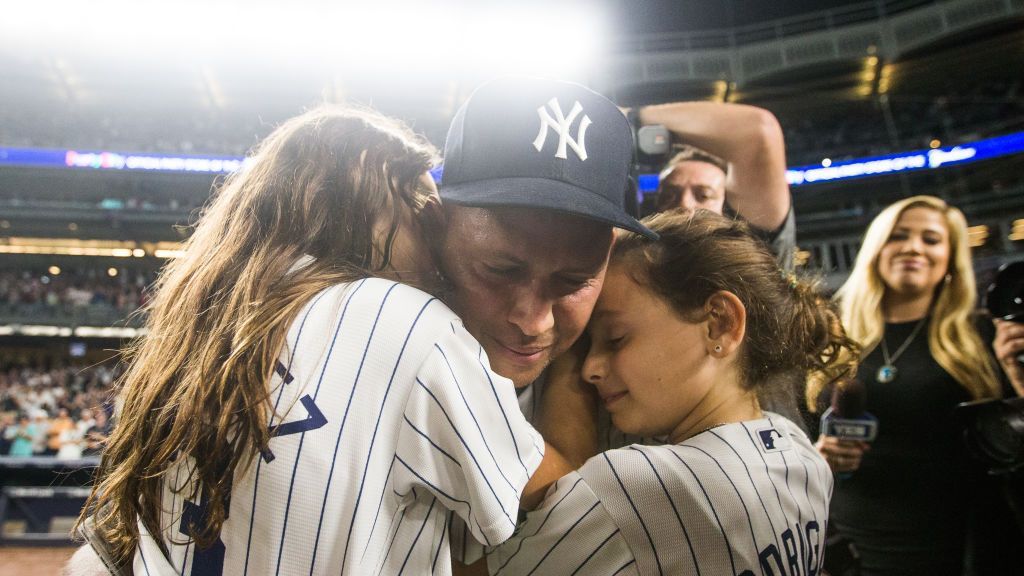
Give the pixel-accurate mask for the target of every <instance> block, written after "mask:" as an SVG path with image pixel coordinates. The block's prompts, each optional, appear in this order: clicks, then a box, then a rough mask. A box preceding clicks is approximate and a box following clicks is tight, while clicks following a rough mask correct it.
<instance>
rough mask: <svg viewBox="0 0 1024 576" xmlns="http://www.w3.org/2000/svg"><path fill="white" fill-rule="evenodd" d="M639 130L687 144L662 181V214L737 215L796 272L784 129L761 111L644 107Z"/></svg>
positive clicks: (703, 105) (700, 105) (709, 105)
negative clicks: (659, 129) (660, 129)
mask: <svg viewBox="0 0 1024 576" xmlns="http://www.w3.org/2000/svg"><path fill="white" fill-rule="evenodd" d="M635 117H636V120H637V123H638V124H639V125H641V126H645V125H661V126H664V127H665V128H666V129H668V131H669V133H670V134H671V136H672V140H673V141H674V142H675V143H677V144H682V145H683V146H682V149H681V151H678V152H676V153H675V154H674V155H673V156H672V157H671V158H670V159H669V161H668V162H667V163H666V165H665V167H664V168H663V169H662V170H661V173H660V175H659V176H660V177H659V180H660V183H659V185H658V196H657V200H656V207H657V209H658V210H659V211H662V210H670V209H672V208H688V209H698V208H704V209H707V210H711V211H712V212H716V213H718V214H722V213H723V212H725V211H726V210H727V207H728V210H731V211H732V212H735V213H736V214H738V215H739V216H740V217H742V218H743V219H744V220H746V221H747V222H749V223H750V225H751V227H752V228H753V229H754V231H755V232H758V233H759V234H760V235H761V236H762V237H764V239H765V241H766V242H767V243H768V245H769V246H770V248H771V249H772V251H773V252H774V253H775V254H776V256H778V258H779V264H780V265H781V266H782V267H783V268H784V269H786V270H792V269H793V267H794V264H793V256H794V252H795V249H796V231H795V228H796V226H795V223H794V219H793V210H792V202H791V200H790V195H789V184H788V183H787V182H786V153H785V144H784V140H783V136H782V128H781V127H780V126H779V122H778V120H776V118H775V116H774V115H773V114H772V113H771V112H768V111H767V110H763V109H761V108H756V107H754V106H747V105H743V104H728V103H721V102H675V103H671V104H660V105H656V106H644V107H642V108H639V109H638V110H636V111H635Z"/></svg>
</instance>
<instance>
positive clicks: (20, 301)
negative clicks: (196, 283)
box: [0, 268, 156, 320]
mask: <svg viewBox="0 0 1024 576" xmlns="http://www.w3.org/2000/svg"><path fill="white" fill-rule="evenodd" d="M117 272H118V273H117V275H116V276H111V275H110V274H109V270H107V269H100V268H82V269H76V270H60V271H59V273H57V274H53V271H49V270H32V269H22V270H18V271H2V272H0V317H4V316H7V317H31V318H37V319H39V320H45V319H50V318H57V317H68V316H71V317H76V316H81V315H82V314H84V313H85V312H90V313H92V314H93V315H106V316H111V315H113V316H115V317H117V318H125V317H127V316H128V315H129V314H131V313H132V312H134V311H135V310H137V309H139V307H141V306H143V305H144V304H145V303H146V301H147V298H148V290H147V287H148V286H149V285H150V284H152V282H153V281H154V280H155V278H156V275H155V272H150V271H140V270H118V271H117Z"/></svg>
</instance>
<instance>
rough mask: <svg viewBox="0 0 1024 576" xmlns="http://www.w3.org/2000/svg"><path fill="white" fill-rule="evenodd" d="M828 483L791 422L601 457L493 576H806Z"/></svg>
mask: <svg viewBox="0 0 1024 576" xmlns="http://www.w3.org/2000/svg"><path fill="white" fill-rule="evenodd" d="M831 494H832V474H831V472H830V471H829V468H828V466H827V465H826V464H825V462H824V460H822V458H821V457H820V456H819V455H818V453H817V451H816V450H815V449H814V447H813V446H812V445H811V443H810V441H809V440H808V439H807V436H806V435H804V433H803V432H802V431H801V430H800V429H799V428H798V427H797V426H796V425H795V424H793V423H792V422H790V421H789V420H786V419H785V418H783V417H781V416H778V415H775V414H766V415H765V418H763V419H760V420H752V421H748V422H741V423H737V424H727V425H723V426H719V427H716V428H713V429H711V430H708V431H706V432H703V433H701V434H698V435H696V436H694V437H692V438H689V439H688V440H686V441H684V442H682V443H680V444H677V445H661V446H641V445H634V446H630V447H628V448H622V449H618V450H612V451H609V452H604V453H602V454H599V455H597V456H595V457H594V458H591V459H590V460H589V461H587V463H586V464H585V465H584V466H583V467H582V468H581V469H580V470H579V471H578V472H573V473H572V474H569V475H567V476H565V477H563V478H562V479H561V480H559V481H558V482H557V483H556V484H555V486H554V487H553V488H552V489H551V490H550V491H549V492H548V494H547V496H546V497H545V500H544V502H543V503H542V505H541V506H540V507H539V508H538V509H537V510H535V511H533V512H531V513H530V514H529V515H528V516H527V518H526V520H525V522H524V523H523V524H522V526H520V528H519V529H518V531H517V533H516V535H515V536H514V537H513V538H512V539H510V540H508V541H507V542H505V543H504V544H502V545H500V546H498V547H496V548H492V549H490V550H489V554H488V557H487V560H488V566H489V568H490V572H491V574H504V575H509V576H512V575H519V574H560V575H561V574H564V575H569V574H574V575H584V574H588V575H611V574H616V575H626V574H644V575H647V574H659V575H681V574H701V575H704V576H712V575H726V574H727V575H751V576H753V575H762V574H774V575H779V574H784V575H790V576H795V575H802V576H811V575H814V574H818V573H819V572H820V569H821V562H822V552H823V551H824V547H825V528H826V521H827V517H828V504H829V499H830V497H831Z"/></svg>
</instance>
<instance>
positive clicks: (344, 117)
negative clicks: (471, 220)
mask: <svg viewBox="0 0 1024 576" xmlns="http://www.w3.org/2000/svg"><path fill="white" fill-rule="evenodd" d="M435 159H436V152H435V150H434V149H433V148H432V147H431V146H430V144H428V143H427V142H426V141H425V140H422V139H421V138H419V137H417V136H416V135H414V134H413V133H412V132H411V131H410V130H409V129H408V128H407V127H405V126H404V125H402V124H400V123H399V122H397V121H394V120H392V119H389V118H386V117H384V116H381V115H379V114H377V113H375V112H372V111H370V110H364V109H357V108H349V107H339V106H324V107H320V108H318V109H315V110H312V111H310V112H307V113H305V114H303V115H301V116H298V117H296V118H293V119H291V120H289V121H287V122H285V123H284V124H283V125H281V126H280V127H278V128H277V129H276V130H275V131H274V132H273V133H272V134H271V135H270V136H269V137H268V138H267V139H266V140H265V141H264V142H263V143H262V144H261V145H260V147H259V148H258V150H257V151H256V153H255V154H254V155H253V156H252V158H251V159H250V160H251V162H250V163H249V164H247V166H246V167H245V168H243V169H242V170H241V171H239V172H237V173H235V174H233V175H232V176H230V177H229V178H228V179H227V180H226V182H225V183H224V184H223V185H222V186H221V187H220V189H219V191H218V192H217V193H216V194H215V197H214V199H213V201H212V202H211V203H210V204H209V206H208V207H207V208H206V209H205V212H204V213H203V214H202V216H201V218H200V219H199V221H198V223H197V225H196V228H195V231H194V233H193V234H192V236H191V238H190V239H189V240H188V242H187V244H186V249H185V254H184V256H183V257H181V258H179V259H177V260H174V261H171V262H170V263H169V264H168V265H167V267H166V268H165V269H164V270H163V271H162V273H161V275H160V278H159V279H158V281H157V285H156V291H155V294H156V295H155V298H154V299H153V301H152V302H151V303H150V304H149V305H148V307H147V309H146V311H147V312H148V319H147V322H146V326H147V328H148V334H147V335H146V336H145V337H143V338H142V339H140V340H139V341H137V342H135V343H134V344H133V345H131V346H130V347H129V348H128V350H127V351H126V353H125V354H126V360H127V363H128V368H127V371H126V373H125V374H124V376H123V378H122V379H121V380H120V382H119V387H120V390H119V393H120V400H122V401H123V407H122V408H121V411H120V414H119V417H118V422H117V425H116V427H115V428H114V431H113V434H112V435H111V437H110V440H109V442H108V444H107V446H106V447H105V449H104V451H103V456H102V460H101V463H100V467H99V471H98V476H97V479H96V483H95V487H94V488H93V491H92V494H91V495H90V496H89V499H88V501H87V503H86V506H85V508H84V510H83V512H82V515H81V516H80V518H79V526H81V525H82V523H83V521H84V520H85V519H86V518H88V517H90V516H91V517H92V518H93V519H94V521H95V531H96V534H97V535H98V536H99V537H100V538H101V539H102V540H103V541H105V542H107V543H108V544H110V546H111V549H112V550H111V551H112V553H113V555H114V557H115V559H116V560H117V561H118V562H120V563H128V562H130V561H131V557H132V555H133V554H134V550H135V547H136V544H137V542H138V539H139V529H138V522H139V521H141V523H142V525H144V526H145V527H146V529H147V530H148V531H149V532H150V533H151V534H153V535H154V536H156V537H157V540H158V542H161V545H162V539H160V538H159V535H160V534H161V533H162V531H161V529H160V522H159V519H160V513H161V504H162V502H161V495H162V490H163V486H162V484H163V481H164V479H165V476H166V474H167V473H168V471H169V470H172V469H174V467H175V466H176V465H177V464H178V463H179V462H181V461H182V459H183V458H185V459H190V460H192V461H193V462H194V463H195V465H194V466H187V467H186V468H187V469H188V470H189V472H190V477H189V479H188V480H187V481H185V482H184V483H183V484H182V486H191V487H192V488H190V490H193V491H195V490H198V489H199V487H200V486H201V487H202V490H203V496H204V499H208V500H209V506H210V510H209V516H208V517H207V524H206V526H205V527H198V526H196V527H193V530H192V531H191V533H190V534H189V537H190V538H191V539H194V540H195V541H196V542H197V543H198V544H199V546H201V547H206V546H209V545H210V544H212V542H213V541H214V540H215V539H216V538H217V534H218V533H219V532H220V528H221V525H222V524H223V522H224V520H225V518H226V517H227V509H226V504H227V502H226V496H227V494H228V493H229V491H230V486H231V479H232V477H233V476H235V475H241V474H244V473H245V471H246V467H247V466H248V465H249V464H250V463H251V462H252V460H253V457H254V455H255V454H257V452H258V451H259V450H261V449H265V448H266V447H267V442H268V441H269V439H270V437H271V435H272V433H273V430H272V429H271V428H270V427H269V421H270V416H271V415H272V414H273V412H274V408H273V405H272V402H271V401H270V398H271V393H272V390H271V389H270V386H269V385H268V383H269V381H270V376H271V374H272V372H273V369H274V365H275V361H276V359H277V358H278V357H279V355H280V354H281V353H282V348H283V346H284V342H285V336H286V334H287V330H288V328H289V326H290V325H291V323H292V321H293V320H294V318H295V317H296V316H297V315H298V313H299V311H300V310H301V309H302V308H303V306H305V304H306V303H307V302H308V301H309V300H310V299H311V298H312V297H313V296H314V295H315V294H317V293H318V292H320V291H322V290H324V289H326V288H328V287H330V286H333V285H335V284H339V283H343V282H348V281H352V280H355V279H357V278H362V277H366V276H370V275H378V274H380V273H382V271H384V270H385V269H387V268H388V266H389V260H390V253H391V246H392V243H393V241H394V239H395V236H396V234H397V232H398V222H399V215H400V210H401V207H402V206H403V205H406V206H409V207H411V208H412V209H413V210H414V211H416V212H419V211H421V210H422V209H423V208H424V206H425V205H426V204H427V203H429V202H430V201H431V200H430V198H431V192H432V191H430V190H427V189H426V187H425V186H424V183H423V182H422V181H421V180H420V178H421V177H422V175H423V174H424V172H425V171H426V170H428V169H429V168H430V166H431V165H432V164H433V162H434V160H435ZM378 223H380V224H383V225H384V228H385V229H386V232H384V233H382V232H381V231H380V230H381V229H380V227H377V228H375V225H377V224H378ZM305 255H308V256H312V257H313V260H312V263H310V264H308V265H306V266H303V267H300V268H298V269H297V270H294V269H293V267H294V265H295V264H296V262H298V261H299V260H300V259H301V258H303V256H305ZM282 420H283V418H277V419H276V421H278V422H280V421H282ZM195 496H196V494H195V493H192V494H187V495H186V497H189V498H193V499H194V498H195Z"/></svg>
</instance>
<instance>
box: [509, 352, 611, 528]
mask: <svg viewBox="0 0 1024 576" xmlns="http://www.w3.org/2000/svg"><path fill="white" fill-rule="evenodd" d="M589 347H590V343H589V340H587V339H586V337H583V338H580V340H578V341H577V342H576V344H575V345H574V346H573V347H572V348H571V349H570V350H569V351H568V352H566V353H565V354H563V355H562V356H560V357H559V358H557V359H555V361H554V362H553V363H552V364H551V366H550V367H549V368H548V372H547V376H546V378H547V380H546V381H545V385H544V396H543V397H542V399H541V406H540V416H539V418H538V420H537V422H536V426H537V430H538V431H540V433H541V435H542V436H544V440H545V447H544V460H542V461H541V463H540V466H538V467H537V471H536V472H534V473H533V476H532V477H531V478H530V481H529V482H528V483H527V484H526V487H525V488H523V495H522V499H521V500H520V507H521V508H523V509H524V510H532V509H534V508H535V507H536V506H537V505H538V504H540V502H541V501H542V500H543V499H544V495H545V494H547V491H548V488H550V487H551V485H552V484H554V483H555V481H557V480H558V479H559V478H561V477H562V476H565V475H566V474H568V473H569V472H572V471H573V470H576V469H577V468H579V467H580V466H582V465H583V463H584V462H586V461H587V460H588V459H589V458H590V457H591V456H593V455H594V454H596V453H597V395H596V394H595V393H594V389H593V388H592V387H591V386H589V385H587V384H586V383H585V382H583V380H582V378H581V376H580V371H581V369H582V366H583V359H584V358H585V357H586V351H587V350H588V349H589Z"/></svg>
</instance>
